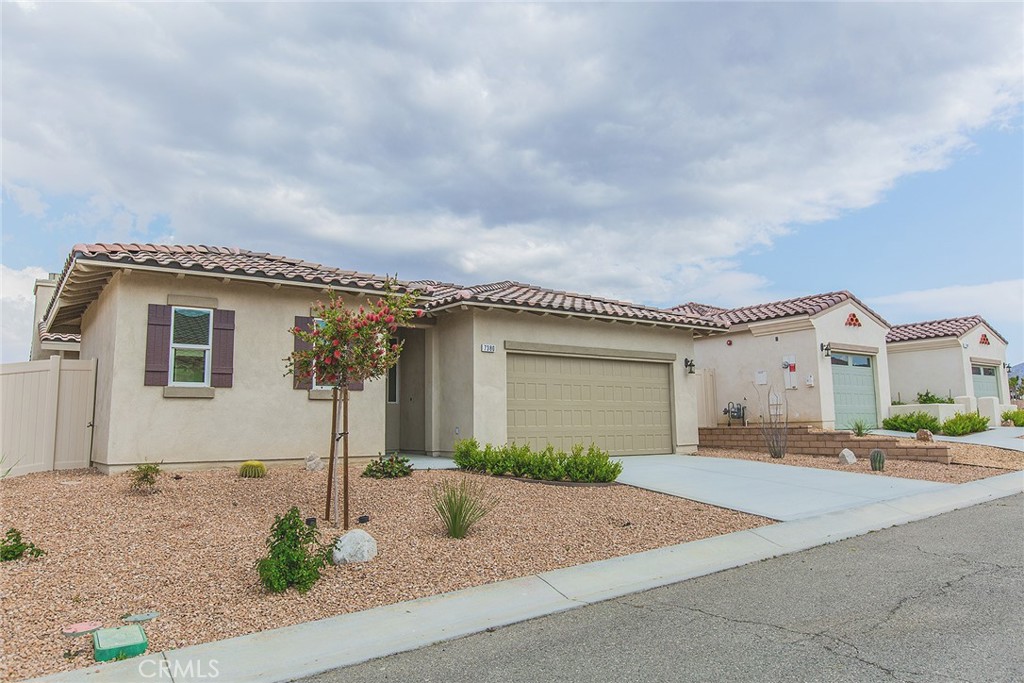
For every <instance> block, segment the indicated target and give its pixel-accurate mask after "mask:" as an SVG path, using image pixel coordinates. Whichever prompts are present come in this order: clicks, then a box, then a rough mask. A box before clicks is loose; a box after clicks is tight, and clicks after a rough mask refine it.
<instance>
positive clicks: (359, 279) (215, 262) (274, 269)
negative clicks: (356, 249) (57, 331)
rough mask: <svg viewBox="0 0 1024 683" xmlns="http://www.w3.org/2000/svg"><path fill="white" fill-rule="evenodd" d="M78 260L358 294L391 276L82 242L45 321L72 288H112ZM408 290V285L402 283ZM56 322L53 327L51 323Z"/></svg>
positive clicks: (228, 251)
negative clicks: (78, 268) (79, 269)
mask: <svg viewBox="0 0 1024 683" xmlns="http://www.w3.org/2000/svg"><path fill="white" fill-rule="evenodd" d="M76 262H88V263H90V264H94V263H112V264H119V265H121V266H132V265H138V266H141V267H146V266H149V267H159V268H168V269H172V270H181V271H185V272H189V271H191V272H200V273H217V274H224V275H225V276H227V275H233V276H236V277H259V278H267V279H271V280H281V281H282V282H296V283H313V284H322V285H325V286H328V287H339V288H342V289H349V290H356V291H380V290H382V289H384V286H385V283H386V281H387V279H386V278H384V277H381V276H378V275H370V274H366V273H358V272H356V271H352V270H340V269H338V268H331V267H329V266H323V265H320V264H318V263H310V262H308V261H303V260H302V259H293V258H286V257H284V256H274V255H272V254H268V253H265V252H254V251H247V250H245V249H235V248H232V247H208V246H204V245H168V244H76V245H75V246H74V247H73V248H72V249H71V254H70V255H69V256H68V259H67V261H66V262H65V264H64V271H63V272H62V273H61V276H60V278H59V279H58V284H57V290H56V293H55V295H54V297H53V298H52V299H51V300H50V304H49V306H48V307H47V309H46V314H45V315H44V316H43V320H45V321H49V320H50V313H51V309H52V308H53V306H54V303H55V302H56V301H57V299H58V296H57V294H60V293H62V290H63V289H64V288H65V287H67V286H71V287H72V288H75V289H79V290H86V291H85V294H86V295H88V294H89V293H95V294H96V295H98V294H99V291H101V290H102V289H103V287H104V286H106V284H107V282H108V281H109V280H110V278H111V277H112V273H111V272H110V271H109V270H104V271H103V272H97V271H96V270H95V269H93V270H92V272H84V273H82V274H81V275H80V276H78V277H77V279H76V276H75V275H74V274H73V273H72V269H73V266H74V265H75V263H76ZM398 284H399V288H400V289H401V288H403V285H402V283H398ZM91 302H92V298H89V297H88V296H86V297H85V298H84V300H83V301H82V302H80V303H79V304H77V305H75V306H71V307H67V310H65V309H63V308H62V309H61V312H60V314H61V316H60V317H61V319H62V322H68V321H70V320H73V319H75V318H76V317H78V316H81V314H82V313H84V312H85V309H86V308H87V307H88V305H89V303H91ZM51 324H52V323H51Z"/></svg>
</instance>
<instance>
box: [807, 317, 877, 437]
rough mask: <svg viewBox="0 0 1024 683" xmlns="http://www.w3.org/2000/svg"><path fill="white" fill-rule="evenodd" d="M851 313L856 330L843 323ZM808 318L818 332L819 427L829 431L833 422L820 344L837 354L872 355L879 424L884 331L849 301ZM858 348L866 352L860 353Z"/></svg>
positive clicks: (831, 390) (828, 373) (827, 366)
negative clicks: (820, 418) (820, 417)
mask: <svg viewBox="0 0 1024 683" xmlns="http://www.w3.org/2000/svg"><path fill="white" fill-rule="evenodd" d="M851 313H854V314H856V316H857V319H858V320H859V321H860V323H861V324H860V326H859V327H858V326H851V325H847V324H846V321H847V319H848V318H849V316H850V314H851ZM812 319H813V321H814V327H815V329H816V330H817V333H818V343H817V344H815V345H814V348H813V352H814V353H815V354H816V358H817V365H818V376H819V377H820V378H821V396H822V425H821V426H822V427H824V428H825V429H833V428H835V420H836V401H835V386H834V384H833V382H832V361H831V359H830V358H826V357H825V355H824V353H822V351H821V346H820V345H821V344H830V345H831V346H832V348H833V349H835V350H838V351H840V352H841V351H843V350H847V351H850V352H853V353H863V354H865V355H869V356H873V361H872V364H871V369H872V370H873V371H874V375H875V412H876V419H877V421H878V424H882V420H883V419H884V418H886V417H888V416H889V396H890V388H889V358H888V354H887V353H886V346H885V335H886V334H887V333H888V331H889V330H888V328H887V327H886V326H884V325H882V324H880V323H878V322H876V321H875V319H874V317H873V316H872V315H871V314H870V313H869V312H868V311H866V310H865V309H863V308H861V307H860V306H858V305H857V304H856V303H854V302H852V301H846V302H843V303H841V304H839V305H838V306H835V307H833V308H830V309H828V310H827V311H823V312H822V313H819V314H817V315H816V316H814V317H813V318H812ZM861 348H866V349H868V350H864V351H861V350H859V349H861Z"/></svg>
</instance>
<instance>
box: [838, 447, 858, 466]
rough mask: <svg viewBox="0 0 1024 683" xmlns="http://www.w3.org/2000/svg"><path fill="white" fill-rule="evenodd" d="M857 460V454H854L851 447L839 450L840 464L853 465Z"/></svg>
mask: <svg viewBox="0 0 1024 683" xmlns="http://www.w3.org/2000/svg"><path fill="white" fill-rule="evenodd" d="M855 462H857V456H856V455H854V454H853V451H851V450H850V449H849V448H844V449H843V450H841V451H839V464H840V465H852V464H853V463H855Z"/></svg>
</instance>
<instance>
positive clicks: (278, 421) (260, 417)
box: [82, 271, 385, 469]
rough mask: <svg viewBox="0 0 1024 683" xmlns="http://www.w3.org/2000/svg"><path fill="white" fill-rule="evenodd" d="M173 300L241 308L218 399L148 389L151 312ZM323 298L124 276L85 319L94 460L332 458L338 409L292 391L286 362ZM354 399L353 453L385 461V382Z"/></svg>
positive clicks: (312, 293)
mask: <svg viewBox="0 0 1024 683" xmlns="http://www.w3.org/2000/svg"><path fill="white" fill-rule="evenodd" d="M169 294H172V295H178V296H196V297H211V298H215V299H217V307H218V308H221V309H229V310H233V311H235V336H234V372H233V380H232V381H233V386H232V387H230V388H217V389H216V390H215V395H214V397H213V398H211V399H194V398H187V399H186V398H165V397H164V391H163V387H154V386H144V384H143V380H144V374H145V373H144V370H145V355H146V334H147V317H148V307H149V304H166V303H167V296H168V295H169ZM324 296H325V295H324V294H323V293H322V292H320V291H318V290H317V289H313V288H297V287H281V288H279V289H273V288H272V287H270V286H268V285H266V284H256V283H247V282H244V281H237V280H236V281H230V282H228V283H227V284H223V283H221V282H220V281H219V280H216V279H213V278H204V277H185V278H183V279H178V278H176V277H175V276H174V275H170V274H168V275H164V274H150V273H146V272H140V271H134V272H133V273H131V274H130V275H129V276H127V277H126V276H125V275H124V274H123V273H121V274H118V275H117V276H116V277H115V278H114V279H113V280H112V281H111V283H110V284H109V285H108V286H107V288H106V289H105V290H104V292H103V294H102V295H101V296H100V300H99V301H97V302H95V303H94V304H93V305H92V306H91V307H90V309H89V311H88V312H87V313H86V315H85V317H84V319H83V327H82V337H83V355H84V356H85V357H87V358H88V357H96V358H98V359H99V363H98V380H97V410H96V418H97V419H96V423H97V427H96V435H95V439H96V442H95V444H94V450H93V460H94V461H95V462H96V463H97V464H98V465H101V466H103V467H105V468H115V469H116V468H118V467H120V466H129V465H133V464H135V463H139V462H143V461H150V462H159V461H164V462H167V463H177V464H183V465H192V464H195V465H202V464H205V463H211V462H219V463H220V462H236V461H241V460H247V459H251V458H256V459H259V460H264V461H274V460H280V459H296V458H304V457H305V456H306V455H307V454H308V453H309V452H310V451H315V452H316V453H317V454H319V455H321V456H324V455H326V454H327V452H328V447H329V440H330V435H329V432H330V406H331V402H330V401H329V400H311V399H310V397H309V396H310V394H309V392H307V391H303V390H296V389H293V388H292V377H291V376H284V371H285V364H284V360H283V359H284V358H285V357H286V356H287V355H288V354H289V353H290V352H291V351H292V348H293V337H292V335H291V334H290V333H289V331H288V330H289V329H290V328H291V327H292V326H293V325H294V320H295V316H300V315H309V309H310V305H311V303H312V302H314V301H315V300H316V299H317V298H323V297H324ZM346 301H348V302H351V301H353V299H351V298H347V299H346ZM115 358H116V372H113V365H114V362H115V360H114V359H115ZM351 396H352V400H351V404H350V416H351V418H350V419H351V422H352V435H351V437H350V439H351V441H350V444H351V453H352V454H353V455H356V456H360V455H363V456H365V455H376V454H377V453H378V452H380V451H383V450H384V411H385V383H384V382H383V381H380V380H378V381H374V382H367V383H366V385H365V389H364V391H361V392H352V394H351ZM111 415H114V416H117V418H116V419H111Z"/></svg>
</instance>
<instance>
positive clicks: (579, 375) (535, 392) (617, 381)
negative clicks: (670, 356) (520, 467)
mask: <svg viewBox="0 0 1024 683" xmlns="http://www.w3.org/2000/svg"><path fill="white" fill-rule="evenodd" d="M507 358H508V367H507V379H508V440H509V441H510V442H516V443H528V444H530V446H531V447H533V448H538V449H540V448H544V447H546V446H547V445H548V444H551V445H552V446H554V447H555V448H557V449H562V450H565V451H568V450H569V449H571V448H572V446H573V444H576V443H582V444H583V445H585V446H589V445H590V443H591V442H593V443H596V444H597V445H598V446H600V447H601V448H603V449H605V450H607V451H609V452H610V453H611V454H612V455H641V454H650V453H671V452H672V451H673V449H672V427H671V414H672V410H671V403H670V399H669V386H670V385H669V371H670V369H671V367H672V366H671V365H669V364H668V363H649V362H640V361H626V360H611V359H603V358H578V357H569V356H541V355H526V354H508V356H507Z"/></svg>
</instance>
